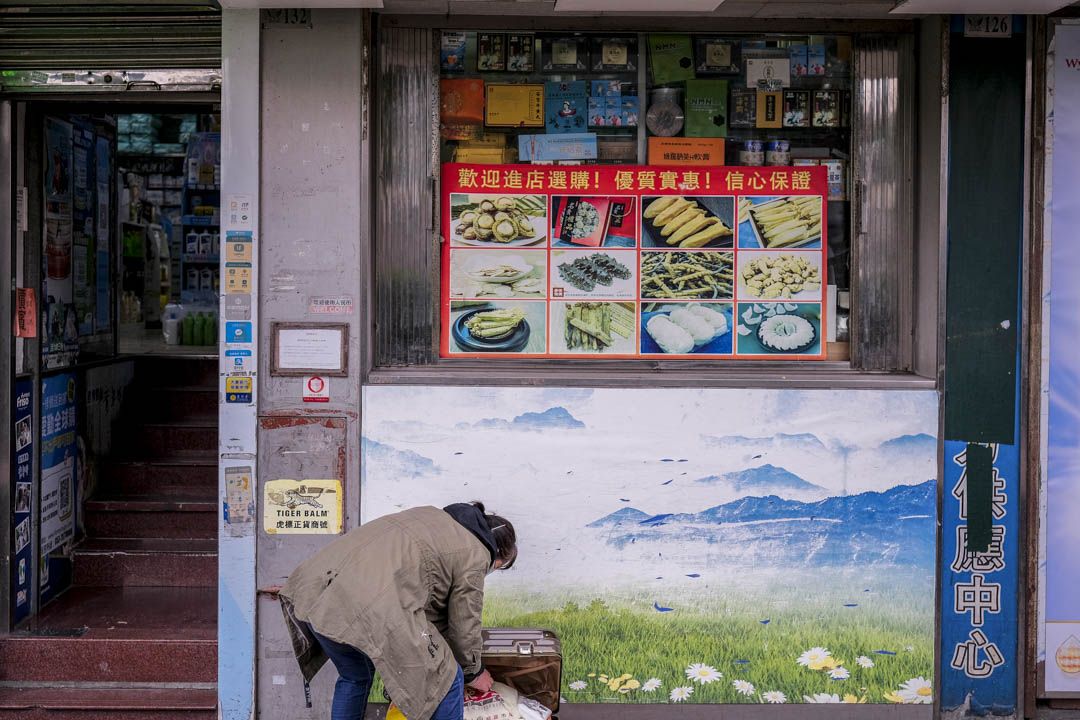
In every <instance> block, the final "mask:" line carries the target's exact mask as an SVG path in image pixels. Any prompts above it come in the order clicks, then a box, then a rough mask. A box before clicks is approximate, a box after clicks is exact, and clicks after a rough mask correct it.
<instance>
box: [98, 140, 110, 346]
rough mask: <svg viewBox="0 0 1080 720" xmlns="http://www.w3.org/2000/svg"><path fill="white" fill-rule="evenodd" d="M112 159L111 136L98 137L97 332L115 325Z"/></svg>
mask: <svg viewBox="0 0 1080 720" xmlns="http://www.w3.org/2000/svg"><path fill="white" fill-rule="evenodd" d="M110 160H111V154H110V149H109V139H108V138H105V137H100V136H98V138H97V152H96V153H95V161H94V169H95V171H96V174H97V183H96V188H97V190H96V192H95V193H94V198H95V201H96V202H95V210H94V217H95V222H94V224H95V227H96V230H95V234H96V243H95V244H94V248H95V250H96V253H95V254H96V256H97V257H96V258H95V261H96V268H95V272H94V281H95V287H96V289H97V301H96V303H95V304H94V309H95V315H94V325H95V329H96V331H97V332H103V331H106V330H108V329H109V326H110V325H111V324H112V319H111V318H110V311H111V308H112V306H111V305H110V304H109V285H110V270H109V244H110V243H109V238H110V233H109V228H110V227H112V215H111V205H110V198H111V193H110V192H109V191H110V188H111V185H110V183H111V178H110V177H109V176H110V173H111V172H112V171H111V169H110Z"/></svg>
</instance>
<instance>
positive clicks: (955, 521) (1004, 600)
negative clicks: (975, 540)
mask: <svg viewBox="0 0 1080 720" xmlns="http://www.w3.org/2000/svg"><path fill="white" fill-rule="evenodd" d="M970 447H972V446H969V445H968V444H967V443H964V442H959V441H956V440H947V441H945V493H944V494H945V497H944V501H943V503H942V513H941V564H942V579H941V603H942V607H941V680H942V682H941V685H942V688H941V706H942V708H943V709H952V708H957V707H961V706H963V705H964V702H965V700H967V696H968V694H969V693H970V694H971V699H970V703H971V710H972V712H974V713H975V714H977V715H985V714H986V713H987V712H989V713H992V714H995V715H996V714H1011V713H1012V712H1013V710H1014V709H1015V707H1016V653H1017V646H1016V638H1017V625H1016V618H1017V610H1018V607H1017V598H1018V595H1017V592H1018V589H1017V569H1018V568H1019V555H1018V552H1019V543H1018V522H1019V517H1020V508H1019V504H1018V500H1017V498H1018V494H1017V493H1018V490H1019V474H1020V456H1019V452H1018V448H1019V445H1018V444H1017V443H1015V442H1014V444H1012V445H1005V444H997V443H992V444H989V445H975V446H974V447H975V448H976V450H978V451H981V452H985V453H986V454H988V455H989V459H990V460H991V464H990V465H989V468H988V469H989V475H988V477H975V475H974V473H979V474H985V473H983V468H982V467H978V466H975V465H973V466H972V468H971V469H972V470H973V473H969V467H968V465H969V462H968V457H967V456H968V453H969V448H970ZM978 486H983V487H978ZM987 486H988V488H989V498H990V513H991V521H990V540H989V544H987V545H985V546H983V549H980V550H973V549H972V548H971V547H970V546H969V543H968V534H969V531H970V530H971V526H970V524H969V522H968V521H969V519H970V518H969V513H968V501H969V500H972V495H973V493H981V492H983V490H984V488H985V487H987ZM974 502H976V501H973V503H974Z"/></svg>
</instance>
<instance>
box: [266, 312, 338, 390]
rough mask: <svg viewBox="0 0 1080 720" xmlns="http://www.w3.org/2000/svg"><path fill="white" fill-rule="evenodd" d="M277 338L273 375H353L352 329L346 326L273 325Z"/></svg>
mask: <svg viewBox="0 0 1080 720" xmlns="http://www.w3.org/2000/svg"><path fill="white" fill-rule="evenodd" d="M270 329H271V333H272V335H273V338H272V343H273V354H272V356H271V358H270V374H271V375H302V376H309V375H320V376H332V377H346V376H348V374H349V326H348V325H347V324H346V323H284V322H276V323H271V325H270Z"/></svg>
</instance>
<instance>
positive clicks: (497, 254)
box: [450, 248, 547, 299]
mask: <svg viewBox="0 0 1080 720" xmlns="http://www.w3.org/2000/svg"><path fill="white" fill-rule="evenodd" d="M546 293H547V251H546V250H518V251H516V252H507V251H504V250H501V249H500V250H481V249H478V248H453V249H452V250H451V251H450V295H451V297H455V298H529V299H538V298H542V297H544V296H545V294H546Z"/></svg>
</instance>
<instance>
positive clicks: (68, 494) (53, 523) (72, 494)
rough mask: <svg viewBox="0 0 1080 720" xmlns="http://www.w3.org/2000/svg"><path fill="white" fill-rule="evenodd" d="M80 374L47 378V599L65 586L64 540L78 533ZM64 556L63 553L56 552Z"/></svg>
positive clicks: (44, 387) (43, 538)
mask: <svg viewBox="0 0 1080 720" xmlns="http://www.w3.org/2000/svg"><path fill="white" fill-rule="evenodd" d="M75 389H76V386H75V375H74V374H73V373H61V374H60V375H54V376H52V377H48V378H45V379H44V380H43V381H42V383H41V491H40V492H41V495H40V497H41V531H40V532H41V556H42V563H41V568H40V573H41V601H42V602H45V601H47V600H48V599H49V598H51V597H53V596H54V595H56V593H58V592H60V591H62V590H63V589H64V588H65V587H66V586H67V584H68V582H69V580H70V572H71V563H70V561H69V560H65V559H63V555H64V553H63V550H64V546H65V544H67V543H70V542H71V540H72V539H73V538H74V536H75V506H76V503H75V498H76V497H78V494H77V493H78V488H77V487H76V480H77V478H78V467H77V465H78V444H77V442H78V441H77V433H76V428H77V427H78V424H77V421H78V418H77V417H76V405H75V397H76V394H75ZM50 556H58V557H50Z"/></svg>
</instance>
